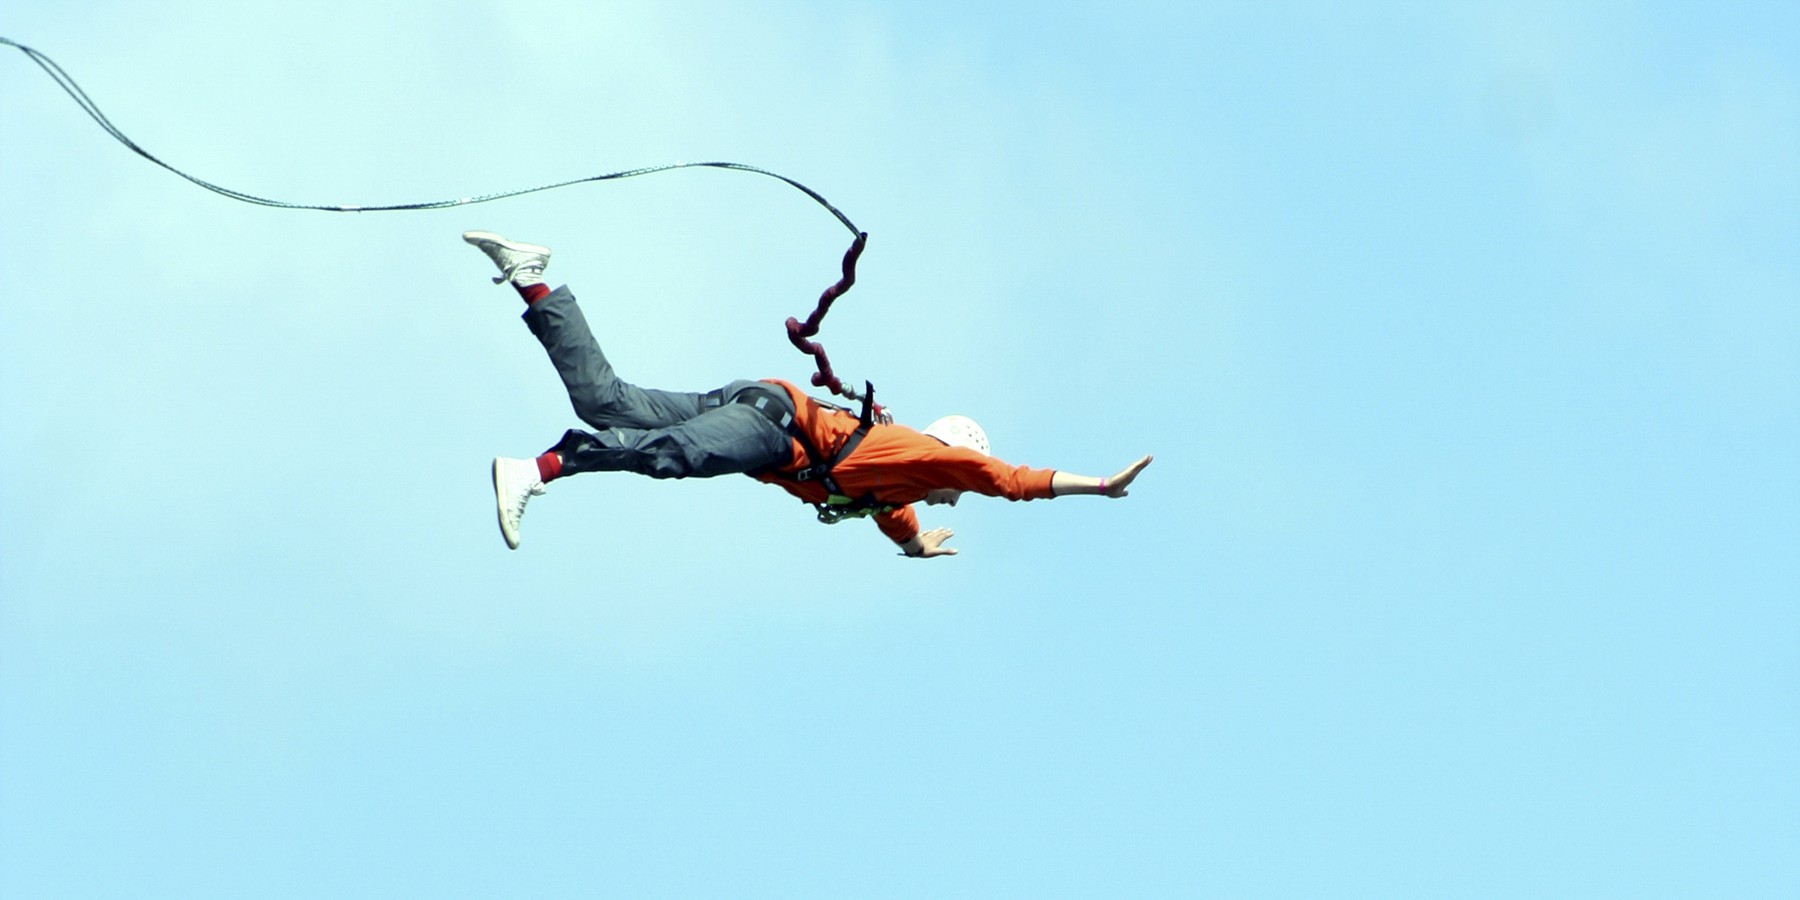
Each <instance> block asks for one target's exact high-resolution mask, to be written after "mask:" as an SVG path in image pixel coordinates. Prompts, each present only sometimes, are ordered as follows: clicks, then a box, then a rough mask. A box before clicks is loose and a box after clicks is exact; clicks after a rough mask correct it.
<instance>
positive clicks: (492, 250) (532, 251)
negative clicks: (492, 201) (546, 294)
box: [463, 231, 550, 285]
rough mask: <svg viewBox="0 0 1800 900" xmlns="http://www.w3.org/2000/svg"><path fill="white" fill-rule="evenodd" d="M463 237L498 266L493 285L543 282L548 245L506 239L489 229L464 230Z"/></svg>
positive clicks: (548, 260)
mask: <svg viewBox="0 0 1800 900" xmlns="http://www.w3.org/2000/svg"><path fill="white" fill-rule="evenodd" d="M463 240H465V241H468V242H469V243H471V244H474V245H475V246H476V247H478V248H480V249H481V252H483V253H486V254H487V255H488V259H491V260H493V261H494V265H496V266H499V267H500V277H498V278H496V279H494V283H495V284H501V283H503V282H507V281H510V282H512V283H513V284H518V285H527V284H543V283H544V267H546V266H548V265H550V248H549V247H539V246H538V245H536V244H521V243H519V242H518V241H509V240H507V239H506V238H503V237H501V236H499V235H497V234H494V233H493V232H491V231H465V232H463Z"/></svg>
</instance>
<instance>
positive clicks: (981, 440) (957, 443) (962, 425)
mask: <svg viewBox="0 0 1800 900" xmlns="http://www.w3.org/2000/svg"><path fill="white" fill-rule="evenodd" d="M922 433H923V434H927V435H930V436H931V437H934V438H937V439H938V440H940V441H943V442H944V443H946V444H949V445H950V446H952V447H967V448H969V449H970V450H973V451H975V452H976V453H979V454H981V455H982V456H992V455H993V454H992V453H989V452H988V439H987V432H985V431H982V430H981V426H980V425H977V424H975V420H974V419H971V418H969V417H968V416H945V417H943V418H941V419H939V420H937V421H936V422H933V423H931V424H930V425H927V426H925V430H924V431H923V432H922Z"/></svg>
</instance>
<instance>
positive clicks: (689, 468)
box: [463, 231, 1151, 557]
mask: <svg viewBox="0 0 1800 900" xmlns="http://www.w3.org/2000/svg"><path fill="white" fill-rule="evenodd" d="M463 240H465V241H467V242H469V243H470V244H473V245H475V246H476V247H477V248H479V249H480V250H481V251H482V252H483V253H486V254H487V255H488V258H489V259H492V260H493V261H494V264H495V265H497V266H499V267H500V276H499V277H498V278H495V279H494V283H495V284H501V283H511V284H512V286H513V287H514V288H516V289H517V290H518V292H519V295H520V296H522V297H523V298H524V299H525V304H526V309H525V314H524V319H525V325H526V326H527V327H528V328H530V329H531V333H532V334H534V335H536V336H537V339H538V341H539V342H540V343H542V344H543V345H544V350H545V352H547V353H548V354H549V355H550V362H551V363H552V364H553V365H554V366H555V367H556V372H557V374H558V375H561V376H562V381H563V386H564V387H566V388H567V389H568V392H569V402H570V403H571V404H573V405H574V407H575V415H576V416H578V417H580V419H581V421H583V422H585V423H587V424H588V425H589V426H591V427H592V428H594V429H595V430H594V431H582V430H578V429H572V430H570V431H568V432H567V433H565V434H564V435H563V437H562V440H560V441H558V442H557V443H556V445H555V446H553V447H551V448H550V449H549V450H546V451H545V452H543V453H542V454H540V455H539V456H538V457H537V458H535V459H525V458H509V457H498V458H496V459H495V460H494V465H493V476H494V500H495V503H496V504H497V506H498V512H499V519H500V534H501V536H502V537H504V538H505V539H506V546H507V547H509V548H512V549H515V550H516V549H518V547H519V524H520V520H521V519H523V518H524V515H525V505H526V503H527V502H529V501H530V500H531V498H532V497H535V496H541V495H542V494H543V493H544V490H545V485H547V484H549V483H550V482H552V481H554V480H556V479H558V478H566V477H568V476H570V475H575V474H579V473H583V472H636V473H638V474H640V475H648V476H650V477H652V478H710V477H712V476H715V475H735V474H744V475H749V476H750V477H752V478H755V479H756V480H758V481H762V482H766V483H768V484H774V485H779V486H780V487H782V488H783V489H784V490H786V491H787V492H788V493H790V494H793V495H794V496H796V497H798V498H800V499H801V500H804V501H806V502H808V503H811V504H813V505H814V506H816V507H817V508H818V510H819V518H820V520H821V521H826V522H836V521H839V520H841V519H846V518H856V517H863V516H867V517H871V518H873V519H874V520H875V524H876V526H877V527H879V528H880V529H881V532H882V534H885V535H887V536H888V538H889V539H891V540H892V541H893V542H894V543H896V544H898V545H899V546H900V549H901V551H902V552H903V553H904V554H905V555H907V556H912V557H932V556H950V555H954V554H955V553H956V551H955V550H954V549H952V548H949V547H946V546H944V543H945V542H946V541H948V540H949V539H950V537H951V535H952V533H951V531H950V529H948V528H934V529H932V530H930V531H920V530H919V519H918V516H917V514H916V513H914V511H913V506H912V505H913V504H915V503H918V502H920V501H923V502H924V503H926V504H927V505H939V504H947V505H950V506H955V505H956V501H957V499H958V498H960V497H961V496H962V495H963V494H964V493H965V492H969V491H973V492H975V493H977V494H986V495H988V496H990V497H1005V498H1007V499H1008V500H1046V499H1050V498H1053V497H1067V496H1071V495H1076V494H1089V495H1096V496H1103V497H1115V498H1116V497H1123V496H1125V495H1126V489H1127V488H1129V487H1130V486H1131V483H1132V481H1134V480H1135V479H1136V478H1137V477H1138V473H1140V472H1142V471H1143V470H1144V467H1145V466H1148V465H1149V464H1150V460H1151V458H1150V457H1149V456H1145V457H1143V458H1141V459H1139V460H1137V461H1136V462H1133V463H1132V464H1131V465H1129V466H1126V467H1125V468H1124V470H1122V471H1120V472H1119V473H1118V474H1116V475H1112V476H1110V477H1106V478H1094V477H1090V476H1086V475H1074V474H1070V473H1068V472H1061V471H1055V470H1050V469H1033V468H1029V467H1026V466H1013V465H1009V464H1007V463H1004V462H1001V461H1000V460H998V459H995V458H994V457H993V456H992V455H991V454H990V452H989V447H988V439H987V435H986V434H985V433H983V432H982V430H981V426H979V425H977V424H975V422H974V421H973V420H971V419H969V418H967V417H964V416H945V417H944V418H941V419H938V420H937V421H935V422H933V423H931V424H930V425H927V426H926V427H925V428H924V429H923V430H920V431H915V430H913V429H911V428H908V427H906V426H904V425H895V424H888V423H885V422H879V421H872V420H871V419H870V417H869V415H868V411H867V410H866V409H865V410H864V413H863V415H862V416H858V415H857V414H855V413H852V412H850V411H848V410H845V409H842V408H839V407H836V406H833V405H831V404H828V403H823V402H820V401H818V400H815V399H813V398H812V397H809V396H807V395H806V394H805V393H804V392H802V391H801V390H800V388H798V387H795V386H794V385H793V384H790V383H788V382H786V381H781V380H779V379H765V380H762V381H742V380H741V381H733V382H731V383H730V384H727V385H725V386H724V387H722V388H719V389H717V390H714V391H709V392H706V393H682V392H675V391H659V390H652V389H648V388H640V387H637V386H636V385H633V384H629V383H627V382H625V381H623V380H621V379H620V378H619V377H618V376H617V375H615V374H614V373H613V368H612V365H611V364H610V363H608V362H607V360H606V354H604V353H602V352H601V351H600V344H599V342H597V341H596V340H595V339H594V335H593V332H591V331H589V330H588V324H587V320H586V319H585V318H584V317H583V316H582V314H581V308H580V307H579V306H577V305H576V304H575V295H574V294H572V293H570V292H569V289H568V287H567V286H564V287H559V288H557V289H555V290H551V289H550V287H549V286H548V285H546V284H545V283H544V267H545V266H547V265H549V263H550V250H549V248H547V247H540V246H537V245H535V244H522V243H518V242H515V241H509V240H507V239H506V238H503V237H501V236H500V235H497V234H492V233H490V232H485V231H469V232H465V233H464V234H463Z"/></svg>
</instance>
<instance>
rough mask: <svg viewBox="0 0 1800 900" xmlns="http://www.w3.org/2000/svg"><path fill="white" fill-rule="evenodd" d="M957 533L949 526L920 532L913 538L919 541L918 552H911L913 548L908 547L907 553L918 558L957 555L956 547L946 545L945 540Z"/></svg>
mask: <svg viewBox="0 0 1800 900" xmlns="http://www.w3.org/2000/svg"><path fill="white" fill-rule="evenodd" d="M955 534H956V532H954V531H951V530H950V529H948V528H933V529H931V530H930V531H923V532H920V533H919V536H918V537H916V538H913V540H914V541H916V542H917V543H918V552H916V553H915V552H911V551H912V550H913V548H912V547H908V548H907V550H908V553H907V554H906V555H907V556H911V557H915V558H918V559H924V558H926V557H931V556H955V555H956V550H955V548H953V547H946V546H944V542H945V541H947V540H949V539H950V538H951V537H952V536H954V535H955Z"/></svg>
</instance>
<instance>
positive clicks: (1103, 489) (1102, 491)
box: [1100, 478, 1106, 494]
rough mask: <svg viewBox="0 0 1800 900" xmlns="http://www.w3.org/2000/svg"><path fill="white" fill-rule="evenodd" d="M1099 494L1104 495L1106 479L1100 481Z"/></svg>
mask: <svg viewBox="0 0 1800 900" xmlns="http://www.w3.org/2000/svg"><path fill="white" fill-rule="evenodd" d="M1100 493H1102V494H1104V493H1106V479H1104V478H1102V479H1100Z"/></svg>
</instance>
